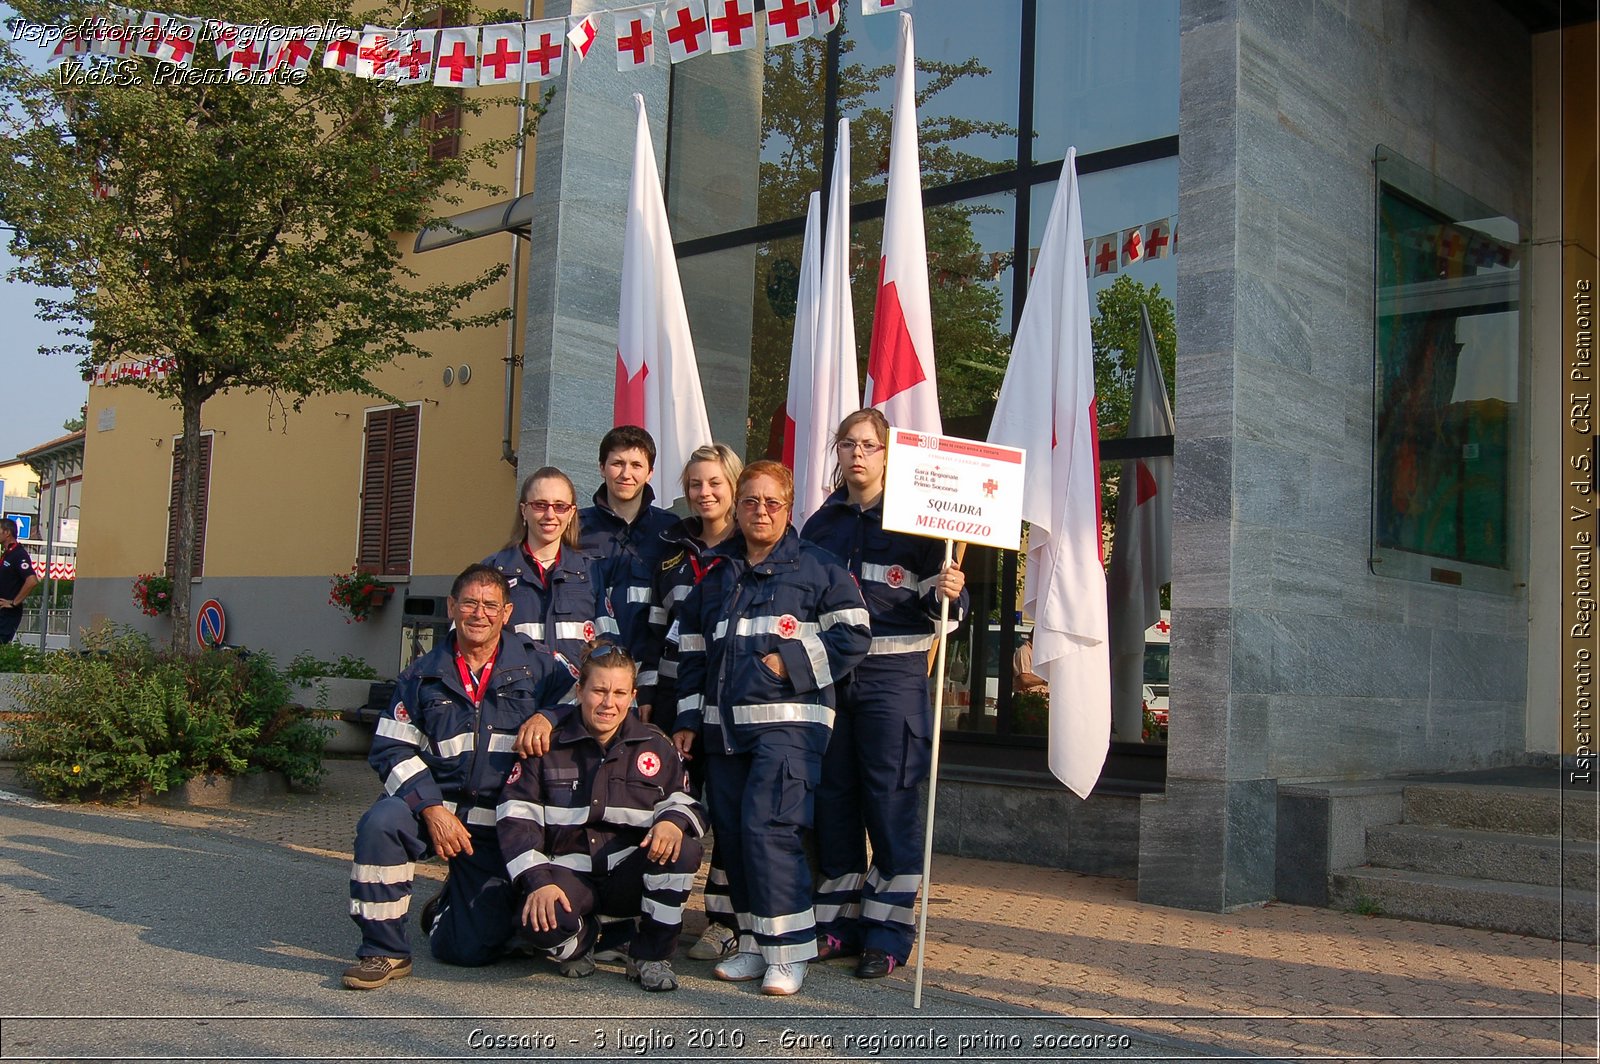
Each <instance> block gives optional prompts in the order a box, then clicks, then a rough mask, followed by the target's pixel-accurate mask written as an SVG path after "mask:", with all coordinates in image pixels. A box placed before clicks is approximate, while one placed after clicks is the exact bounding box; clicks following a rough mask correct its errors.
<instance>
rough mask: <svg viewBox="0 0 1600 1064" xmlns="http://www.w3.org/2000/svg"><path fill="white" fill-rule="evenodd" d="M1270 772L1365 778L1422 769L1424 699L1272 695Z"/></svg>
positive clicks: (1425, 759)
mask: <svg viewBox="0 0 1600 1064" xmlns="http://www.w3.org/2000/svg"><path fill="white" fill-rule="evenodd" d="M1268 732H1269V734H1270V735H1271V736H1272V738H1271V746H1272V749H1271V756H1270V758H1269V761H1268V775H1269V776H1271V777H1274V778H1277V779H1280V780H1281V779H1328V778H1336V779H1365V778H1370V777H1374V776H1386V775H1394V774H1398V773H1402V772H1414V771H1419V770H1420V769H1421V768H1423V767H1425V766H1427V765H1428V764H1429V761H1428V757H1427V701H1426V700H1425V699H1423V698H1408V699H1400V698H1376V697H1370V696H1369V697H1359V698H1335V697H1328V696H1321V695H1313V694H1290V695H1274V696H1272V708H1271V710H1270V711H1269V716H1268Z"/></svg>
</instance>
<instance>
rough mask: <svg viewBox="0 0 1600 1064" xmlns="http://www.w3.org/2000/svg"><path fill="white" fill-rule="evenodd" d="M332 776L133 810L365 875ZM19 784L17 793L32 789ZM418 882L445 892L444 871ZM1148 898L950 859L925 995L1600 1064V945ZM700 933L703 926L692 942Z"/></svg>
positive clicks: (336, 777) (431, 867)
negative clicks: (1189, 906)
mask: <svg viewBox="0 0 1600 1064" xmlns="http://www.w3.org/2000/svg"><path fill="white" fill-rule="evenodd" d="M328 767H329V772H328V775H327V778H326V779H325V780H324V781H323V785H322V787H321V789H320V791H319V792H318V793H316V794H294V795H288V796H283V797H277V798H270V799H265V800H262V801H260V802H254V803H249V804H243V803H240V804H234V805H229V806H224V807H218V808H194V807H191V808H171V807H166V806H162V805H150V804H146V805H141V806H136V807H122V808H120V809H119V811H120V812H121V813H122V814H123V815H128V816H139V817H151V818H158V819H163V820H167V821H169V822H172V823H178V824H187V825H191V826H193V827H196V828H199V829H204V830H208V831H223V832H227V833H229V834H234V835H239V836H244V837H248V838H252V839H257V840H260V841H263V842H269V843H276V844H279V845H283V846H289V847H293V848H296V849H301V850H304V851H307V852H310V853H316V854H322V855H328V856H334V857H339V858H342V859H348V858H349V854H350V842H351V836H352V833H353V831H354V828H355V822H356V819H357V818H358V817H359V815H360V813H361V811H362V810H363V809H365V808H366V806H367V805H368V804H369V803H370V802H371V800H372V799H373V797H375V796H376V794H377V789H378V785H377V782H376V778H375V777H374V776H373V775H372V774H371V771H370V770H369V769H368V768H367V767H366V765H365V764H364V763H362V762H358V761H333V762H329V763H328ZM10 768H11V766H6V771H3V772H0V788H5V789H10V790H17V789H19V785H18V784H17V782H16V777H15V774H14V772H12V771H9V769H10ZM418 871H419V874H420V875H422V876H428V877H432V878H436V879H437V878H442V875H443V868H442V865H439V864H438V863H432V864H428V865H424V866H421V867H420V868H419V870H418ZM1135 896H1136V891H1135V885H1134V883H1133V882H1131V881H1129V880H1121V879H1106V878H1098V877H1093V876H1084V875H1079V874H1076V873H1072V872H1060V871H1053V870H1050V869H1043V868H1034V867H1030V866H1027V865H1015V864H1002V863H998V862H991V861H976V860H970V859H964V858H958V857H949V856H943V855H940V856H937V857H936V859H935V861H934V868H933V877H932V891H931V897H932V901H931V908H930V910H929V918H928V935H929V947H928V965H927V971H926V974H925V980H926V984H927V985H928V986H933V987H941V988H944V989H947V990H953V991H959V992H963V993H968V994H974V995H978V996H980V997H984V998H990V999H994V1000H998V1001H1004V1002H1008V1003H1011V1004H1013V1005H1016V1006H1020V1007H1022V1008H1026V1009H1035V1010H1039V1011H1043V1012H1052V1013H1058V1014H1062V1015H1070V1016H1074V1017H1082V1018H1085V1019H1095V1020H1101V1021H1105V1022H1107V1023H1110V1024H1113V1025H1115V1026H1120V1027H1126V1028H1130V1029H1133V1030H1137V1031H1140V1032H1144V1033H1147V1034H1152V1035H1166V1036H1172V1037H1176V1038H1180V1039H1183V1040H1185V1041H1188V1042H1191V1043H1199V1044H1203V1045H1208V1046H1214V1047H1215V1049H1216V1051H1217V1052H1219V1053H1223V1054H1227V1053H1250V1054H1256V1055H1260V1056H1266V1057H1280V1058H1302V1057H1303V1058H1316V1059H1320V1060H1364V1061H1370V1060H1388V1059H1407V1060H1439V1061H1459V1060H1467V1059H1479V1060H1482V1059H1495V1060H1502V1059H1503V1060H1536V1059H1537V1060H1554V1059H1588V1060H1595V1059H1597V1047H1600V1041H1597V1019H1596V1017H1597V1000H1600V966H1597V953H1596V950H1595V948H1594V947H1591V946H1583V945H1578V944H1563V943H1557V942H1551V941H1548V940H1545V939H1537V938H1526V937H1522V936H1518V935H1506V934H1500V933H1497V932H1489V931H1473V930H1468V929H1465V928H1457V927H1445V926H1439V925H1433V924H1421V923H1412V922H1408V921H1403V920H1391V919H1384V918H1382V917H1368V916H1358V915H1355V914H1350V913H1339V912H1332V911H1328V910H1323V909H1311V908H1304V907H1301V906H1295V905H1279V904H1270V905H1265V906H1261V907H1259V908H1253V909H1246V910H1242V911H1239V912H1234V913H1226V914H1214V913H1195V912H1188V911H1185V910H1180V909H1166V908H1161V907H1158V906H1153V905H1144V904H1141V903H1140V902H1138V901H1136V900H1135ZM700 927H701V924H700V917H699V916H698V915H695V916H693V917H691V922H690V926H689V928H688V930H689V931H691V932H693V933H696V934H697V933H698V932H699V930H700ZM840 963H843V962H840ZM895 978H902V979H905V980H908V981H909V980H910V979H911V978H912V972H911V969H906V970H905V971H903V972H901V973H897V975H896V976H895Z"/></svg>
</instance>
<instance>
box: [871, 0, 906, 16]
mask: <svg viewBox="0 0 1600 1064" xmlns="http://www.w3.org/2000/svg"><path fill="white" fill-rule="evenodd" d="M910 10H911V0H861V13H862V14H863V15H881V14H883V13H884V12H885V11H910Z"/></svg>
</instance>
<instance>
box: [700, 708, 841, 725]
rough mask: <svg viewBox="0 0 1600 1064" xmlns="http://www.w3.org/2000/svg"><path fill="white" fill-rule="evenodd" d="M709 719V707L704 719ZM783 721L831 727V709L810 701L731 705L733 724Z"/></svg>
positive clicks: (776, 722)
mask: <svg viewBox="0 0 1600 1064" xmlns="http://www.w3.org/2000/svg"><path fill="white" fill-rule="evenodd" d="M710 719H711V714H710V712H709V709H708V711H707V713H706V720H708V721H709V720H710ZM785 721H806V722H809V723H812V724H825V725H827V726H828V727H830V728H831V727H833V710H831V709H829V708H828V707H827V706H819V705H814V704H812V703H810V702H763V703H757V704H756V705H749V706H734V707H733V722H734V723H735V724H779V723H783V722H785Z"/></svg>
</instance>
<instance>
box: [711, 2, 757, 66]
mask: <svg viewBox="0 0 1600 1064" xmlns="http://www.w3.org/2000/svg"><path fill="white" fill-rule="evenodd" d="M706 12H707V14H708V15H709V16H710V19H711V52H712V54H713V55H727V54H728V53H729V52H743V51H746V50H747V49H750V48H754V47H755V46H756V0H706Z"/></svg>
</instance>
